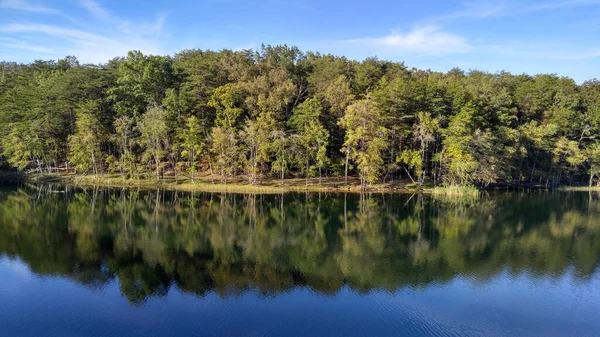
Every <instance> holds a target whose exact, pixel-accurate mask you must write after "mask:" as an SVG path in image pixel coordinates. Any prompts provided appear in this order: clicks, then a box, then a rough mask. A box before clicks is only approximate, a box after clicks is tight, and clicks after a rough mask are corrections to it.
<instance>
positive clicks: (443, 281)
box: [0, 185, 600, 337]
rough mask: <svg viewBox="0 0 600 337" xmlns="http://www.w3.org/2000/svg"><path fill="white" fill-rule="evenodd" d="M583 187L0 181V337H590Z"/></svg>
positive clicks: (593, 264)
mask: <svg viewBox="0 0 600 337" xmlns="http://www.w3.org/2000/svg"><path fill="white" fill-rule="evenodd" d="M599 257H600V197H599V195H597V194H595V193H587V192H584V193H583V192H577V193H576V192H572V193H567V192H532V193H491V194H484V195H483V196H481V197H480V198H479V199H475V200H473V199H461V198H441V199H440V198H435V197H433V196H429V195H402V194H395V195H393V194H365V195H358V194H326V193H321V194H319V193H311V194H283V195H242V194H224V193H182V192H170V191H155V190H137V189H108V188H86V189H82V188H75V187H68V186H67V187H65V186H52V185H41V186H33V185H32V186H23V187H20V188H16V187H4V188H2V189H0V303H1V305H2V309H1V310H0V327H1V333H0V334H1V335H2V336H60V337H65V336H144V337H147V336H598V335H600V319H599V317H600V273H599V272H598V266H599Z"/></svg>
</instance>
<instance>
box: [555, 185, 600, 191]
mask: <svg viewBox="0 0 600 337" xmlns="http://www.w3.org/2000/svg"><path fill="white" fill-rule="evenodd" d="M558 189H559V190H561V191H565V192H600V186H561V187H559V188H558Z"/></svg>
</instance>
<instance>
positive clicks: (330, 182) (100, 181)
mask: <svg viewBox="0 0 600 337" xmlns="http://www.w3.org/2000/svg"><path fill="white" fill-rule="evenodd" d="M27 178H28V180H30V181H34V182H54V183H67V184H75V185H80V186H106V187H143V188H162V189H168V190H178V191H188V192H196V191H197V192H229V193H267V194H268V193H277V194H280V193H285V192H352V193H360V192H361V189H360V182H359V179H358V178H357V177H348V185H345V184H344V177H328V178H324V179H323V182H322V184H321V185H319V184H318V179H309V181H308V184H307V182H306V180H305V179H303V178H292V179H286V180H285V181H284V184H283V185H282V184H281V181H280V180H279V179H270V178H266V179H262V180H261V181H260V182H259V183H258V184H256V185H252V184H249V183H248V181H247V180H246V179H244V178H241V177H236V178H232V179H230V180H228V181H227V183H221V182H220V180H219V179H215V180H214V183H213V179H211V177H210V176H206V175H204V176H200V177H198V178H197V179H196V181H195V182H192V181H191V179H189V178H187V177H184V178H180V179H178V181H175V179H174V177H166V178H165V179H163V180H161V181H157V180H156V179H155V178H154V177H151V176H148V177H144V178H139V179H137V178H133V179H124V178H123V177H121V176H120V175H114V174H112V175H111V174H106V175H102V176H93V175H77V174H73V173H58V174H52V175H47V174H46V175H39V174H33V175H29V176H28V177H27ZM421 191H423V189H421V188H420V187H419V186H417V185H416V184H412V183H409V182H408V181H403V180H401V181H394V182H387V183H380V184H373V185H370V186H368V188H367V190H366V192H392V193H417V192H421Z"/></svg>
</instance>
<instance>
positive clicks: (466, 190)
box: [431, 185, 480, 198]
mask: <svg viewBox="0 0 600 337" xmlns="http://www.w3.org/2000/svg"><path fill="white" fill-rule="evenodd" d="M431 193H432V194H433V195H435V196H446V197H453V196H459V197H472V198H478V197H479V194H480V191H479V189H477V188H476V187H475V186H472V185H449V186H436V187H434V188H433V189H432V190H431Z"/></svg>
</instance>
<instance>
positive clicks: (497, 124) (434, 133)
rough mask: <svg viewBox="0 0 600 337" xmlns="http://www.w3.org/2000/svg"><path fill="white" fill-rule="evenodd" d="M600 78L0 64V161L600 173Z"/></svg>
mask: <svg viewBox="0 0 600 337" xmlns="http://www.w3.org/2000/svg"><path fill="white" fill-rule="evenodd" d="M599 131H600V81H598V80H590V81H586V82H584V83H581V84H578V83H576V82H575V81H574V80H572V79H570V78H566V77H559V76H557V75H553V74H541V75H535V76H531V75H526V74H521V75H514V74H510V73H507V72H499V73H487V72H481V71H462V70H459V69H453V70H450V71H448V72H446V73H442V72H436V71H430V70H420V69H414V68H408V67H406V66H405V65H404V63H400V62H390V61H383V60H379V59H377V58H368V59H365V60H363V61H360V62H359V61H354V60H349V59H347V58H345V57H338V56H333V55H323V54H320V53H313V52H302V51H300V50H299V49H298V48H296V47H288V46H285V45H284V46H262V47H261V48H260V49H259V50H240V51H232V50H222V51H210V50H184V51H182V52H180V53H178V54H175V55H174V56H154V55H144V54H142V53H141V52H139V51H132V52H130V53H129V54H128V55H127V56H126V57H119V58H115V59H112V60H110V61H108V62H107V63H106V64H101V65H91V64H80V63H79V62H78V60H77V59H76V58H75V57H72V56H70V57H66V58H64V59H60V60H57V61H35V62H33V63H31V64H17V63H12V62H2V63H0V153H1V159H0V166H3V167H4V168H6V169H8V168H11V169H18V170H20V171H23V172H28V173H35V172H38V173H44V174H47V173H50V174H51V173H56V172H59V171H65V170H67V171H72V172H77V173H78V174H90V175H94V176H98V175H104V174H112V175H120V176H122V177H123V178H124V179H140V178H147V179H156V180H159V181H160V180H161V179H166V177H175V178H176V179H188V180H190V181H192V182H195V181H196V180H197V179H198V178H199V177H200V176H203V177H211V179H212V180H213V181H216V182H220V183H227V182H228V181H231V180H232V179H244V180H245V181H246V182H247V183H249V184H260V183H261V181H262V180H263V179H277V180H281V184H285V181H286V179H289V178H302V179H304V178H305V179H306V181H307V183H308V182H309V180H310V182H311V183H314V184H316V183H319V184H320V183H321V182H322V180H323V179H326V178H327V177H346V179H347V177H348V176H351V177H357V178H359V179H355V180H353V181H360V185H361V187H364V188H367V187H368V186H369V185H371V184H376V183H379V182H382V181H390V180H396V179H405V180H410V181H412V182H414V183H415V184H418V185H422V184H426V183H427V184H433V185H445V186H452V185H461V186H464V185H473V186H478V187H485V186H490V185H499V184H510V185H540V186H546V187H555V186H558V185H564V184H574V183H578V184H580V183H585V184H589V185H593V184H600V140H599V139H597V137H596V136H597V135H598V133H599Z"/></svg>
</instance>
